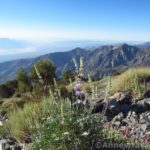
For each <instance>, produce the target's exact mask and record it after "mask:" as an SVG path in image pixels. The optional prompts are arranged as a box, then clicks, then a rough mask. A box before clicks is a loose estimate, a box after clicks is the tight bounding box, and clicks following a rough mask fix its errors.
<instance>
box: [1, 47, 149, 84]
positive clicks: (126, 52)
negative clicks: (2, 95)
mask: <svg viewBox="0 0 150 150" xmlns="http://www.w3.org/2000/svg"><path fill="white" fill-rule="evenodd" d="M73 57H75V58H76V59H77V62H79V58H80V57H83V59H84V64H85V66H84V67H85V72H89V71H90V74H91V75H93V76H95V77H103V76H106V75H110V74H113V73H115V72H117V71H120V70H125V69H127V68H129V67H136V66H138V67H139V66H150V59H149V58H150V47H148V46H146V47H145V46H141V45H140V46H131V45H127V44H120V45H106V46H101V47H99V48H96V49H94V50H92V51H90V50H85V49H81V48H76V49H74V50H71V51H68V52H57V53H51V54H47V55H43V56H40V57H37V58H32V59H19V60H14V61H9V62H4V63H0V83H2V82H5V81H8V80H11V79H14V78H15V76H16V72H17V70H18V69H19V68H20V67H23V68H24V69H25V70H26V71H27V72H28V71H29V69H30V68H31V66H32V65H33V64H34V63H35V62H36V61H38V60H40V59H51V60H52V62H53V63H54V64H55V66H56V67H57V72H56V73H57V75H58V76H60V75H61V74H62V73H63V72H64V71H66V70H74V69H75V68H74V64H73V61H72V59H73Z"/></svg>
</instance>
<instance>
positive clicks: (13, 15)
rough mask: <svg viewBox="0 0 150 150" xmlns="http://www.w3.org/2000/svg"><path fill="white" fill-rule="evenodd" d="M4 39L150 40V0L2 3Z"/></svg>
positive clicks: (0, 24) (3, 0)
mask: <svg viewBox="0 0 150 150" xmlns="http://www.w3.org/2000/svg"><path fill="white" fill-rule="evenodd" d="M0 37H7V38H20V39H28V40H45V41H46V40H49V39H54V40H55V39H56V40H57V39H90V40H132V41H149V40H150V0H0Z"/></svg>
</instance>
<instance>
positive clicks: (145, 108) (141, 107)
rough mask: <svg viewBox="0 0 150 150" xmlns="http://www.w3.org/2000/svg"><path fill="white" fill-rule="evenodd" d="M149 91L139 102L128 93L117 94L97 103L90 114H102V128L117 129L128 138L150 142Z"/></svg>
mask: <svg viewBox="0 0 150 150" xmlns="http://www.w3.org/2000/svg"><path fill="white" fill-rule="evenodd" d="M149 92H150V91H148V92H147V94H145V97H143V98H142V99H140V100H133V99H132V95H131V93H130V92H126V93H123V92H118V93H115V94H114V95H113V96H111V97H110V98H109V99H108V100H107V101H104V100H100V101H98V102H97V103H96V104H95V105H94V107H93V110H92V113H93V114H94V113H102V112H104V111H103V110H105V112H104V119H103V122H104V126H109V127H112V128H117V129H119V130H120V132H122V133H123V134H124V135H125V136H127V137H128V138H133V139H137V140H143V141H145V142H148V141H150V97H148V96H147V95H149V94H148V93H149Z"/></svg>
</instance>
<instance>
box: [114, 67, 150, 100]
mask: <svg viewBox="0 0 150 150" xmlns="http://www.w3.org/2000/svg"><path fill="white" fill-rule="evenodd" d="M149 80H150V68H134V69H129V70H127V71H126V72H124V73H123V74H121V75H119V76H117V78H116V79H112V91H113V92H117V91H127V90H131V91H132V92H133V94H134V95H135V96H136V97H139V96H141V95H142V94H143V92H144V91H145V90H146V89H147V88H148V87H147V83H148V81H149Z"/></svg>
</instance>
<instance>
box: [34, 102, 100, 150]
mask: <svg viewBox="0 0 150 150" xmlns="http://www.w3.org/2000/svg"><path fill="white" fill-rule="evenodd" d="M51 107H52V109H51V108H49V109H50V115H49V116H48V117H47V119H46V121H45V122H44V123H43V124H42V126H41V127H40V128H38V130H37V132H36V134H35V136H34V137H33V140H34V147H35V149H43V150H48V149H51V150H55V149H57V150H59V149H60V150H62V149H66V150H70V149H74V150H78V149H81V150H82V149H87V148H90V147H92V141H93V140H97V139H101V138H102V124H101V117H100V116H97V115H90V112H89V110H88V109H86V108H73V107H71V103H70V101H67V100H61V101H59V102H58V103H55V102H51Z"/></svg>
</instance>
